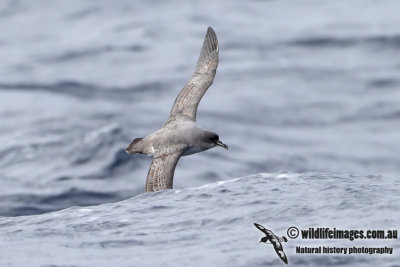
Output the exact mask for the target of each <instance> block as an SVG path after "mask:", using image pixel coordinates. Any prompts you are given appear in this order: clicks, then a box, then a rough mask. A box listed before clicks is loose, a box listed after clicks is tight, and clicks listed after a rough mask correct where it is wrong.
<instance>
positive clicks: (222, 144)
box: [215, 140, 228, 149]
mask: <svg viewBox="0 0 400 267" xmlns="http://www.w3.org/2000/svg"><path fill="white" fill-rule="evenodd" d="M215 144H216V145H217V146H222V147H223V148H225V149H228V146H227V145H225V144H224V143H222V142H221V141H219V140H218V141H217V143H215Z"/></svg>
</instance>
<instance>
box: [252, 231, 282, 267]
mask: <svg viewBox="0 0 400 267" xmlns="http://www.w3.org/2000/svg"><path fill="white" fill-rule="evenodd" d="M254 225H255V226H256V227H257V229H258V230H260V231H261V232H263V233H264V234H265V236H264V237H263V238H261V240H260V243H261V242H263V243H267V242H268V241H269V242H270V243H267V244H272V245H273V246H274V249H275V251H276V254H278V256H279V258H281V260H282V261H283V262H284V263H286V264H288V260H287V257H286V255H285V253H284V252H283V247H282V244H281V242H287V239H286V237H284V236H282V237H278V236H277V235H275V234H274V233H273V232H272V231H271V230H269V229H266V228H265V227H264V226H262V225H261V224H258V223H254Z"/></svg>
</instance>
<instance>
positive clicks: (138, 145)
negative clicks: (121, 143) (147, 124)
mask: <svg viewBox="0 0 400 267" xmlns="http://www.w3.org/2000/svg"><path fill="white" fill-rule="evenodd" d="M142 140H143V138H135V139H133V141H132V143H131V144H130V145H129V146H128V147H127V148H126V150H125V151H126V153H128V154H135V153H143V152H142V149H143V142H141V141H142Z"/></svg>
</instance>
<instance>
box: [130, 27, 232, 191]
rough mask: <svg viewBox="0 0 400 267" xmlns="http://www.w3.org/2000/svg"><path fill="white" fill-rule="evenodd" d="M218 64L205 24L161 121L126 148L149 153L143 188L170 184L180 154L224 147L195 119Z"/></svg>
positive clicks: (215, 46)
mask: <svg viewBox="0 0 400 267" xmlns="http://www.w3.org/2000/svg"><path fill="white" fill-rule="evenodd" d="M217 66H218V40H217V36H216V34H215V32H214V30H213V29H212V28H211V27H208V30H207V34H206V37H205V39H204V43H203V47H202V48H201V51H200V56H199V59H198V61H197V65H196V68H195V71H194V73H193V75H192V77H191V78H190V80H189V82H188V83H187V84H186V85H185V87H183V89H182V90H181V92H180V93H179V94H178V96H177V98H176V99H175V103H174V105H173V106H172V110H171V113H170V115H169V118H168V120H167V122H166V123H165V125H164V126H163V127H162V128H161V129H160V130H158V131H156V132H154V133H152V134H150V135H149V136H147V137H144V138H135V139H134V140H133V141H132V143H131V144H130V145H129V146H128V148H127V149H126V152H127V153H129V154H135V153H142V154H147V155H149V156H153V161H152V163H151V165H150V169H149V172H148V174H147V179H146V192H154V191H159V190H163V189H171V188H172V187H173V179H174V172H175V167H176V164H177V163H178V160H179V158H180V157H181V156H186V155H191V154H194V153H198V152H201V151H204V150H208V149H210V148H213V147H215V146H221V147H223V148H226V149H228V146H227V145H225V144H224V143H222V142H221V141H220V140H219V136H218V134H216V133H214V132H211V131H208V130H205V129H203V128H201V127H200V126H199V125H198V124H197V123H196V113H197V107H198V105H199V103H200V100H201V98H202V97H203V95H204V94H205V92H206V91H207V89H208V88H209V87H210V85H211V84H212V82H213V80H214V77H215V73H216V70H217Z"/></svg>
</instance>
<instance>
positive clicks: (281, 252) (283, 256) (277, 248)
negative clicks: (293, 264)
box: [274, 245, 288, 264]
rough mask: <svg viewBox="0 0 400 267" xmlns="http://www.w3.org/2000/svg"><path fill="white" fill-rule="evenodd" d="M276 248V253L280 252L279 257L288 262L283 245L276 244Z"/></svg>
mask: <svg viewBox="0 0 400 267" xmlns="http://www.w3.org/2000/svg"><path fill="white" fill-rule="evenodd" d="M274 249H275V251H276V254H278V256H279V258H281V260H282V261H283V262H284V263H286V264H288V260H287V257H286V254H285V252H283V249H282V245H280V246H279V247H278V246H277V245H274Z"/></svg>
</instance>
